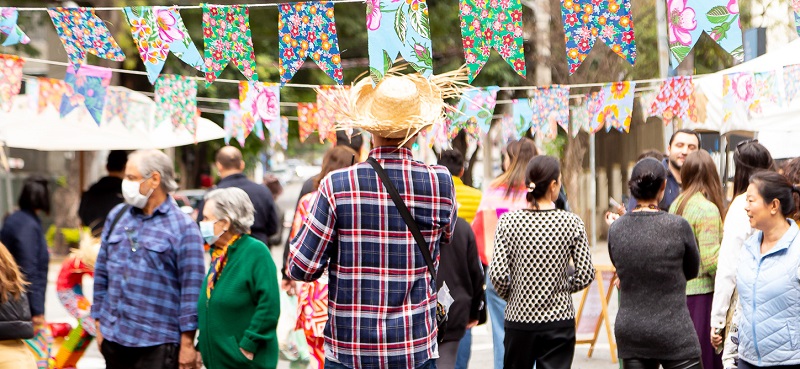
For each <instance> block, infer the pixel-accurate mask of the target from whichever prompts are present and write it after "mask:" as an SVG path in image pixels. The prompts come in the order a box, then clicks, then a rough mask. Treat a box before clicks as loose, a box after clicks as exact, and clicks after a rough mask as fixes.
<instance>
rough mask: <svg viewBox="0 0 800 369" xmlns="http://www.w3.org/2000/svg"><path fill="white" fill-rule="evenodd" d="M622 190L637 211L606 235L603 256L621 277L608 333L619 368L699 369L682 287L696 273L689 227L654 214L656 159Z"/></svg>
mask: <svg viewBox="0 0 800 369" xmlns="http://www.w3.org/2000/svg"><path fill="white" fill-rule="evenodd" d="M628 186H629V187H630V191H631V195H632V196H633V197H634V198H635V199H636V206H635V207H634V208H633V209H632V210H631V211H629V212H628V213H626V214H625V215H623V216H621V217H620V218H619V219H617V220H616V221H615V222H614V223H613V224H611V228H610V229H609V231H608V252H609V256H610V257H611V262H612V264H613V265H614V267H615V268H616V269H617V275H618V276H619V289H620V293H619V295H620V304H619V312H618V313H617V322H616V324H615V326H614V333H615V336H616V339H617V350H618V353H619V357H620V359H621V361H622V368H625V369H658V367H659V365H660V366H662V367H663V368H664V369H702V368H703V364H702V360H701V356H700V355H701V354H700V342H699V340H698V338H697V333H696V332H695V330H694V325H693V323H692V318H691V316H690V315H689V308H688V306H687V303H686V281H688V280H691V279H693V278H695V277H696V276H697V273H698V271H699V266H700V254H699V251H698V249H697V243H696V242H695V237H694V232H693V231H692V226H691V225H690V224H689V222H687V221H686V220H685V219H683V218H681V217H679V216H677V215H674V214H669V213H666V212H664V211H662V210H661V209H660V207H659V203H660V202H661V201H662V200H663V197H664V192H665V191H666V188H667V170H666V168H664V166H663V165H662V164H661V163H660V162H659V161H658V160H655V159H652V158H646V159H643V160H641V161H639V162H638V163H636V165H635V166H634V167H633V171H632V172H631V179H630V182H629V183H628Z"/></svg>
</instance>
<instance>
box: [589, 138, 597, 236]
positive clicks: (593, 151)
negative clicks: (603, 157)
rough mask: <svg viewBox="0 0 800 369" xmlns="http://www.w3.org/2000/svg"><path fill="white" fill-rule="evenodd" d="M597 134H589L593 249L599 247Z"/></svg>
mask: <svg viewBox="0 0 800 369" xmlns="http://www.w3.org/2000/svg"><path fill="white" fill-rule="evenodd" d="M596 149H597V148H596V146H595V134H594V133H592V134H589V168H590V170H591V172H592V185H591V189H590V191H589V192H590V194H591V196H590V198H591V199H592V206H591V209H592V222H591V227H592V248H594V247H595V246H596V245H597V161H596V160H595V159H596V152H597V150H596Z"/></svg>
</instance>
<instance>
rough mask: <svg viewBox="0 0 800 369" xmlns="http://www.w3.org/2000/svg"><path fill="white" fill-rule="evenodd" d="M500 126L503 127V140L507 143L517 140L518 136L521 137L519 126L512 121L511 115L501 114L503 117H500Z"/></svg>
mask: <svg viewBox="0 0 800 369" xmlns="http://www.w3.org/2000/svg"><path fill="white" fill-rule="evenodd" d="M500 126H501V128H503V142H506V143H508V142H511V141H518V140H519V139H520V138H522V135H520V133H519V127H517V124H516V122H515V121H514V116H513V115H511V114H505V115H503V118H501V119H500Z"/></svg>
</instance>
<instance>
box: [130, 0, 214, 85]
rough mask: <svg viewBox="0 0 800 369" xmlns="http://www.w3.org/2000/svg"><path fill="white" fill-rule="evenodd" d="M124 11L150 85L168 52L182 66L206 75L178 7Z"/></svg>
mask: <svg viewBox="0 0 800 369" xmlns="http://www.w3.org/2000/svg"><path fill="white" fill-rule="evenodd" d="M124 12H125V16H126V17H127V18H128V23H130V25H131V34H132V35H133V42H135V43H136V47H137V48H138V49H139V55H140V56H141V57H142V61H143V62H144V67H145V69H146V70H147V78H148V79H149V80H150V83H151V84H155V83H156V78H158V75H159V73H161V70H162V69H164V63H165V62H166V61H167V55H169V52H170V51H171V52H172V53H173V54H175V56H177V57H178V58H179V59H181V60H182V61H183V62H184V63H186V64H189V65H191V66H192V67H194V68H195V69H197V70H199V71H201V72H205V70H206V69H205V66H204V61H203V57H202V56H201V55H200V52H199V51H197V47H196V46H195V45H194V42H192V38H191V37H190V36H189V31H188V30H187V29H186V26H185V25H184V24H183V19H181V15H180V13H178V9H177V8H175V7H174V6H173V7H164V6H152V7H150V6H139V7H127V8H125V9H124Z"/></svg>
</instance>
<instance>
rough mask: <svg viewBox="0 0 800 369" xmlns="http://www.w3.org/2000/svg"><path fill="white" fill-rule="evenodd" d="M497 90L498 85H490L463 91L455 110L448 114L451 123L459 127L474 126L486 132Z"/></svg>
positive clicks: (489, 124) (498, 88)
mask: <svg viewBox="0 0 800 369" xmlns="http://www.w3.org/2000/svg"><path fill="white" fill-rule="evenodd" d="M499 90H500V87H497V86H490V87H486V88H473V89H469V90H467V91H465V92H464V94H463V95H462V96H461V101H459V102H458V105H457V106H456V108H455V110H454V111H453V112H451V113H450V114H448V115H449V118H450V120H451V122H452V124H453V125H454V126H459V127H464V126H474V127H477V128H479V129H480V131H481V132H483V133H488V132H489V128H491V124H492V116H493V114H494V107H495V104H496V103H497V91H499Z"/></svg>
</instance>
